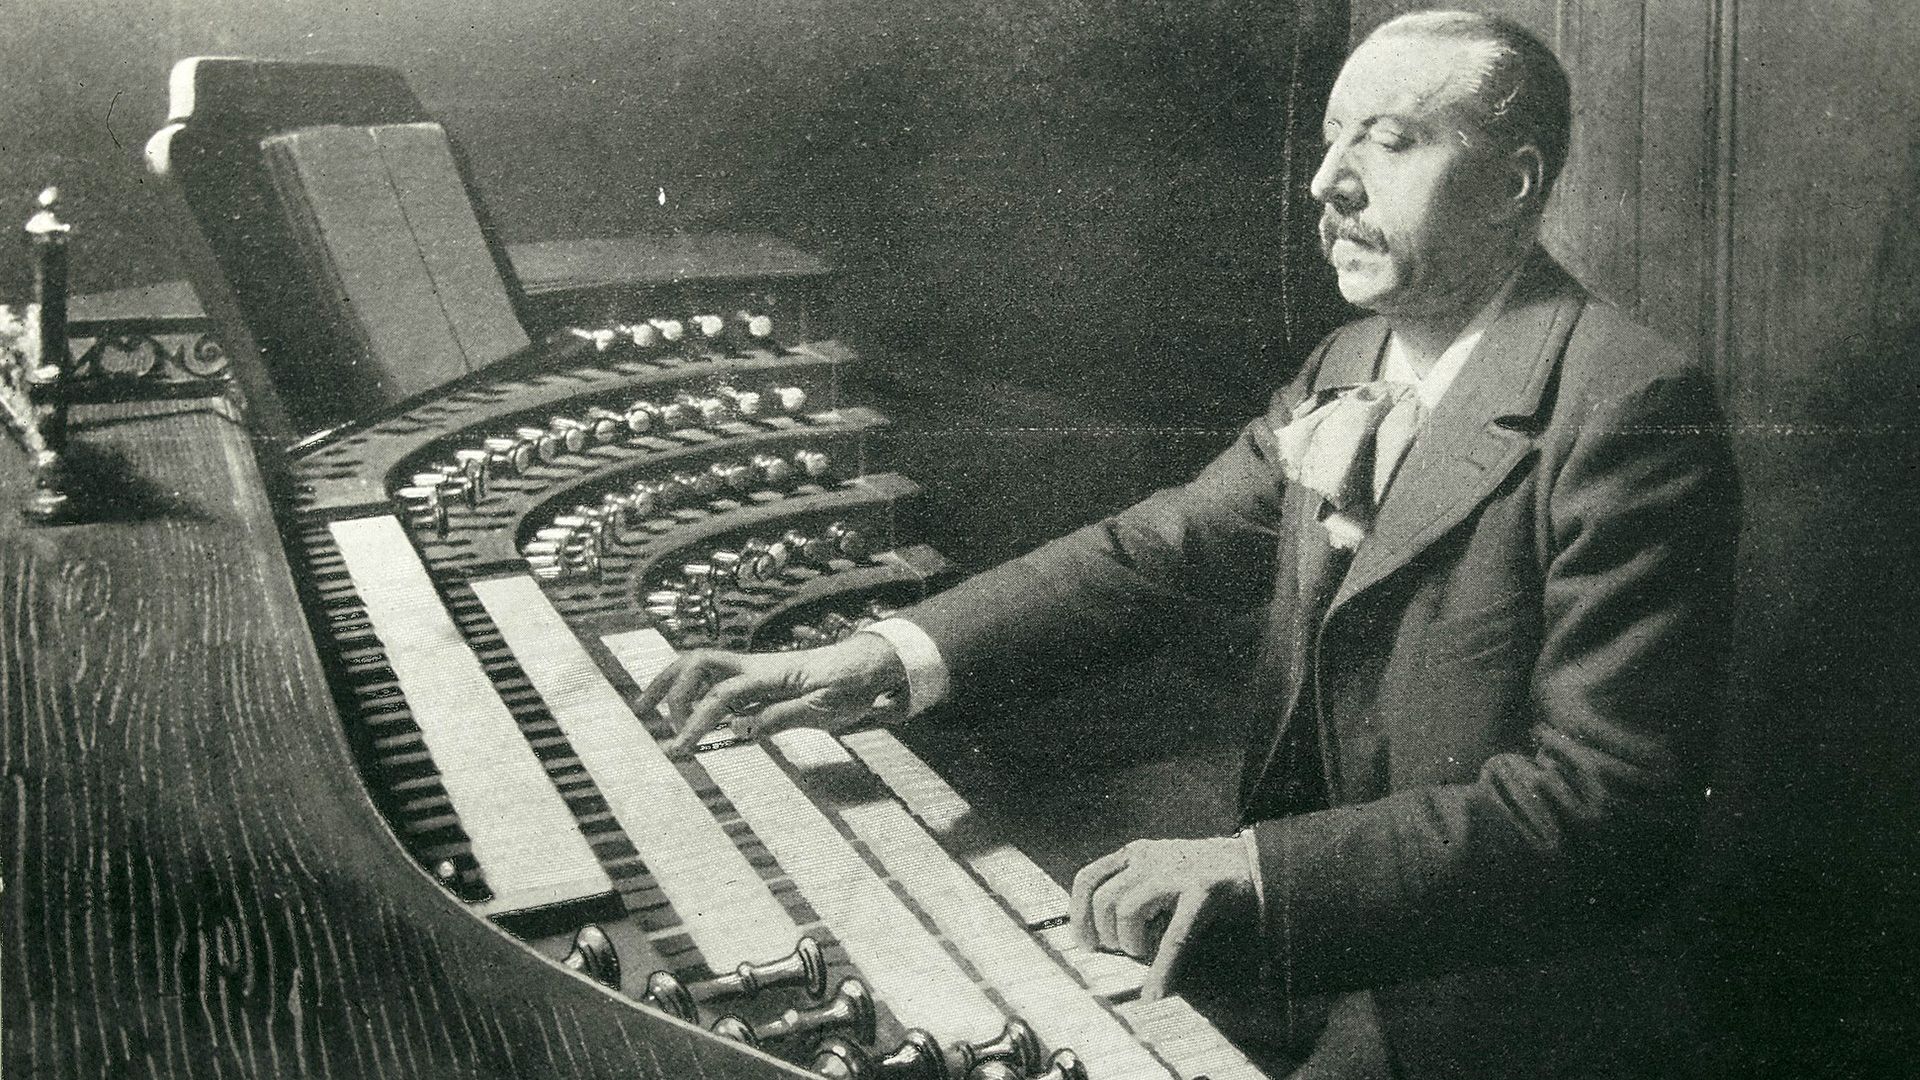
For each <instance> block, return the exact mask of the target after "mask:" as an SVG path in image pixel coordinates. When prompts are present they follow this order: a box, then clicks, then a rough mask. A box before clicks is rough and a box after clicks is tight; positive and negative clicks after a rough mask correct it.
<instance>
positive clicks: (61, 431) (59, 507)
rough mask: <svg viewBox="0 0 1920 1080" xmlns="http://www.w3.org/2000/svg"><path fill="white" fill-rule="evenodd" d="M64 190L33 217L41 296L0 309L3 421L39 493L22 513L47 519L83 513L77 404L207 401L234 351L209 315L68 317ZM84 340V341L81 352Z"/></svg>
mask: <svg viewBox="0 0 1920 1080" xmlns="http://www.w3.org/2000/svg"><path fill="white" fill-rule="evenodd" d="M58 200H59V192H58V190H56V189H54V188H48V189H46V190H45V191H43V192H41V193H40V197H39V200H38V202H39V209H38V211H37V212H35V213H34V215H33V217H32V218H30V219H29V220H28V221H27V225H26V232H27V235H28V237H29V238H30V240H31V241H32V244H33V251H34V288H33V291H34V297H33V300H34V302H33V304H32V305H30V306H29V307H28V308H27V311H26V313H25V317H24V318H16V317H15V316H14V315H13V314H12V313H11V312H9V311H6V310H5V309H4V308H0V417H3V418H4V419H5V421H6V426H7V427H8V428H9V429H10V430H11V431H12V432H13V434H14V436H15V438H16V439H18V440H19V442H20V444H21V445H22V446H23V447H25V448H26V451H27V454H28V457H29V459H30V461H31V463H32V466H33V471H34V488H33V495H32V497H31V498H29V499H28V501H27V505H26V506H25V507H23V508H22V513H24V514H25V515H26V517H27V518H28V520H30V521H34V522H38V523H41V524H59V523H62V522H67V521H73V520H75V519H76V518H77V517H78V516H79V511H78V510H77V509H76V506H75V501H74V497H73V492H72V490H71V485H70V483H69V476H68V469H67V459H66V450H67V412H68V409H69V408H70V407H71V406H73V405H75V404H79V403H84V402H102V401H131V400H146V399H152V398H173V397H188V396H193V397H201V396H207V395H210V394H218V393H222V392H224V391H225V389H226V387H227V382H228V377H227V368H228V357H227V352H226V350H225V349H224V348H223V347H222V346H221V345H220V342H219V341H218V340H217V339H216V338H215V337H214V336H213V323H212V321H211V320H209V319H207V318H205V317H204V316H197V317H186V318H179V317H172V318H136V319H93V320H81V321H72V322H70V321H69V320H68V318H67V299H68V263H67V237H68V235H69V233H70V232H71V231H72V228H71V226H69V225H67V224H66V223H65V222H63V221H61V220H60V219H59V216H58V215H57V213H56V210H55V208H56V203H57V202H58ZM76 342H82V343H85V345H86V347H85V348H83V349H80V350H79V351H78V352H77V354H76V352H75V349H74V345H75V343H76Z"/></svg>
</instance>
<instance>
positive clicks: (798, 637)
mask: <svg viewBox="0 0 1920 1080" xmlns="http://www.w3.org/2000/svg"><path fill="white" fill-rule="evenodd" d="M898 610H899V609H897V608H895V607H894V606H893V605H891V604H889V603H887V602H886V601H884V600H878V599H875V600H869V601H867V603H866V607H864V608H863V609H861V611H860V613H859V614H857V615H845V614H842V613H840V612H838V611H830V612H828V613H827V614H825V615H822V616H821V617H820V618H818V619H815V620H814V621H812V622H810V623H799V624H797V625H795V626H794V627H793V628H792V629H790V630H788V631H787V639H786V640H785V641H782V642H780V643H779V644H778V645H776V646H775V647H774V649H775V651H776V652H791V651H794V650H796V649H816V648H819V647H820V646H822V645H831V644H833V643H834V642H836V641H845V640H846V639H847V638H849V637H851V636H852V635H854V634H855V633H858V632H859V631H861V630H865V629H866V628H867V627H869V626H872V625H873V624H874V623H877V622H879V621H880V620H882V619H890V618H892V617H893V616H894V614H895V613H896V612H897V611H898Z"/></svg>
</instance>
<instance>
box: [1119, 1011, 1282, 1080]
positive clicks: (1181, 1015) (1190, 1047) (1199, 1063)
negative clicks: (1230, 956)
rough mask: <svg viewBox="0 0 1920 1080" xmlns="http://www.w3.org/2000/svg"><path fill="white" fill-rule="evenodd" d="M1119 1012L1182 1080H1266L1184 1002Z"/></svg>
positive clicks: (1224, 1038) (1205, 1019) (1223, 1037)
mask: <svg viewBox="0 0 1920 1080" xmlns="http://www.w3.org/2000/svg"><path fill="white" fill-rule="evenodd" d="M1117 1011H1118V1012H1119V1013H1120V1015H1121V1016H1123V1017H1126V1020H1127V1023H1128V1024H1131V1025H1132V1026H1133V1030H1134V1033H1135V1034H1137V1035H1139V1036H1140V1037H1141V1038H1143V1039H1145V1040H1146V1041H1147V1044H1148V1045H1149V1046H1152V1047H1153V1049H1154V1051H1155V1052H1156V1053H1158V1054H1159V1055H1160V1056H1161V1057H1163V1058H1165V1059H1166V1060H1167V1061H1169V1062H1171V1063H1172V1064H1173V1067H1174V1070H1175V1071H1176V1072H1178V1073H1179V1074H1180V1080H1194V1078H1196V1077H1202V1076H1204V1077H1207V1078H1208V1080H1266V1074H1265V1073H1263V1072H1261V1071H1260V1070H1259V1069H1258V1068H1255V1067H1254V1064H1253V1062H1251V1061H1249V1060H1247V1056H1246V1055H1245V1054H1242V1053H1241V1052H1240V1051H1239V1049H1238V1048H1237V1047H1235V1046H1234V1045H1233V1044H1232V1043H1230V1042H1228V1041H1227V1038H1226V1036H1224V1035H1222V1034H1220V1032H1219V1031H1217V1030H1215V1029H1214V1026H1213V1025H1212V1024H1211V1023H1209V1022H1208V1021H1207V1018H1206V1017H1204V1016H1201V1015H1200V1014H1199V1013H1198V1012H1195V1011H1194V1008H1193V1006H1191V1005H1189V1004H1187V1002H1186V999H1184V998H1181V997H1179V996H1171V997H1164V998H1161V999H1160V1000H1158V1001H1129V1002H1127V1003H1126V1004H1124V1005H1121V1006H1119V1007H1118V1010H1117Z"/></svg>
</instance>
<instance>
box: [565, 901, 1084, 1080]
mask: <svg viewBox="0 0 1920 1080" xmlns="http://www.w3.org/2000/svg"><path fill="white" fill-rule="evenodd" d="M563 962H564V963H565V964H566V966H568V967H570V968H572V969H574V970H576V971H579V972H581V973H582V974H585V975H587V976H589V977H591V978H593V979H595V980H597V981H599V982H601V983H603V984H605V985H607V986H610V987H613V988H615V989H618V988H619V986H620V960H619V957H618V955H617V954H616V953H615V951H614V948H613V943H612V942H611V941H610V940H608V938H607V936H606V933H605V932H604V931H602V930H601V929H600V928H599V927H597V926H588V927H585V928H583V929H582V930H581V931H580V932H579V933H578V934H576V935H575V936H574V940H573V950H572V951H571V952H569V953H568V954H567V956H566V958H565V960H564V961H563ZM827 982H828V971H827V958H826V952H825V950H823V949H822V948H821V946H820V943H819V942H818V941H816V940H814V939H813V938H811V937H802V938H801V939H800V942H799V944H798V945H796V946H795V947H794V950H793V952H791V953H788V954H787V955H786V956H783V957H780V958H779V959H777V960H769V961H767V962H765V963H761V964H754V963H743V964H741V965H740V966H739V967H737V968H735V969H734V970H733V971H731V972H728V973H726V974H723V975H719V976H716V977H714V978H711V979H707V980H704V981H701V982H696V983H692V984H688V983H685V982H682V981H681V980H680V979H679V978H678V977H676V976H675V975H673V974H672V973H671V972H667V971H656V972H654V973H653V974H652V975H651V976H649V977H648V979H647V988H646V991H645V993H644V994H643V996H642V997H641V1003H642V1004H644V1005H647V1006H649V1007H651V1008H654V1009H657V1010H659V1011H661V1012H664V1013H666V1014H668V1015H670V1016H674V1017H678V1018H679V1019H681V1020H684V1021H686V1022H687V1023H690V1024H698V1023H700V1022H701V1019H702V1017H701V1013H702V1011H703V1006H704V1007H705V1008H706V1009H709V1010H711V1009H714V1008H715V1007H716V1006H717V1005H718V1004H719V1003H721V1002H726V1001H732V1000H739V999H751V998H753V997H754V996H756V995H758V994H761V993H763V992H765V991H768V990H777V989H796V990H800V991H802V992H804V993H805V994H806V996H807V998H808V999H809V1001H810V1004H808V1005H807V1006H805V1007H803V1008H792V1009H787V1010H786V1011H785V1012H783V1013H781V1014H780V1015H779V1016H777V1017H775V1018H773V1019H771V1020H768V1021H765V1022H763V1023H760V1024H753V1023H749V1022H748V1021H746V1020H744V1019H742V1018H741V1017H740V1016H738V1015H736V1014H734V1013H726V1014H724V1015H722V1016H720V1017H719V1018H718V1019H716V1020H714V1021H713V1022H712V1024H711V1026H710V1030H712V1031H713V1033H714V1034H716V1035H719V1036H721V1037H722V1038H726V1039H731V1040H733V1041H735V1042H740V1043H745V1044H747V1045H748V1046H752V1047H755V1048H758V1049H762V1050H767V1051H770V1052H774V1053H778V1054H780V1055H781V1056H784V1057H786V1058H788V1059H789V1060H793V1061H796V1062H800V1063H803V1064H807V1065H809V1066H810V1067H811V1068H812V1069H813V1070H814V1071H815V1072H817V1073H819V1074H820V1075H822V1076H827V1077H832V1078H835V1080H1088V1078H1087V1070H1086V1066H1085V1065H1084V1064H1083V1063H1082V1062H1081V1061H1080V1058H1079V1055H1077V1054H1075V1053H1074V1052H1073V1051H1072V1050H1066V1049H1062V1050H1056V1051H1054V1053H1053V1054H1052V1056H1051V1057H1046V1056H1045V1051H1044V1050H1043V1048H1042V1046H1041V1044H1040V1039H1039V1037H1038V1036H1036V1035H1035V1034H1034V1032H1033V1029H1032V1028H1031V1027H1029V1026H1028V1025H1027V1023H1026V1022H1025V1021H1023V1020H1020V1019H1018V1018H1015V1019H1012V1020H1009V1021H1007V1024H1006V1026H1005V1027H1004V1028H1002V1029H1001V1030H1000V1033H999V1034H998V1035H996V1036H994V1037H993V1038H991V1039H986V1040H983V1041H979V1042H964V1041H962V1042H955V1043H952V1044H950V1045H948V1046H945V1047H942V1046H941V1045H940V1043H939V1041H938V1040H936V1039H935V1038H934V1037H933V1035H932V1034H931V1033H929V1032H927V1031H925V1030H923V1029H920V1028H914V1029H912V1030H910V1031H908V1032H907V1035H906V1039H905V1040H904V1041H902V1042H901V1044H900V1045H899V1046H897V1047H895V1048H894V1049H892V1050H890V1051H886V1052H884V1053H883V1052H880V1051H876V1050H873V1049H870V1047H871V1046H872V1044H873V1042H874V1039H875V1036H876V1030H875V1028H876V1023H877V1014H876V1011H875V1009H874V1002H873V995H872V993H871V992H870V991H869V990H868V989H867V985H866V984H865V983H864V982H861V981H860V980H859V979H855V978H847V979H842V980H840V982H839V985H838V986H836V987H835V988H834V991H833V993H832V994H828V993H827Z"/></svg>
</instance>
